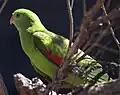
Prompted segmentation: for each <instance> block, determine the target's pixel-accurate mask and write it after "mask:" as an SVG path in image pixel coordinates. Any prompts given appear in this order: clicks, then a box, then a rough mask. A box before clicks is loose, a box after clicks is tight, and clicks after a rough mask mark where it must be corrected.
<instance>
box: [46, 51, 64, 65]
mask: <svg viewBox="0 0 120 95" xmlns="http://www.w3.org/2000/svg"><path fill="white" fill-rule="evenodd" d="M44 55H45V56H46V57H47V58H49V59H51V60H52V61H53V62H55V63H56V64H57V65H60V64H62V57H61V56H56V55H53V54H52V52H50V51H46V52H44Z"/></svg>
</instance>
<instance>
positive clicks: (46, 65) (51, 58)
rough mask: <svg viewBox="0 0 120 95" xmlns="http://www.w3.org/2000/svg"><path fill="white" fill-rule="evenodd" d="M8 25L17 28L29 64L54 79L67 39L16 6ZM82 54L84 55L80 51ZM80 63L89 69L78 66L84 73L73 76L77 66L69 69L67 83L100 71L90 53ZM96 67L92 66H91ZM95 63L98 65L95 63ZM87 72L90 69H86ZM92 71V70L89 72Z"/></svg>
mask: <svg viewBox="0 0 120 95" xmlns="http://www.w3.org/2000/svg"><path fill="white" fill-rule="evenodd" d="M10 24H14V25H15V27H16V28H17V30H18V31H19V37H20V42H21V46H22V49H23V51H24V52H25V54H26V55H27V56H28V57H29V59H30V61H31V64H32V65H33V67H34V68H35V70H36V71H37V72H39V73H40V75H42V76H44V77H45V76H48V77H49V78H50V79H53V78H54V75H55V74H56V71H57V70H58V68H59V66H60V64H61V63H62V59H63V58H64V56H65V55H66V53H67V49H68V45H69V40H68V39H67V38H65V37H63V36H60V35H58V34H55V33H53V32H50V31H48V30H47V29H46V28H45V27H44V26H43V24H42V23H41V21H40V19H39V17H38V16H37V15H36V14H35V13H34V12H32V11H30V10H28V9H23V8H21V9H17V10H15V11H14V12H13V13H12V16H11V19H10ZM79 51H80V52H81V54H84V52H82V51H81V50H79ZM86 58H87V59H83V60H81V61H80V62H79V65H80V66H82V67H84V66H83V64H84V65H86V64H89V67H91V68H92V69H89V68H88V67H87V66H88V65H86V68H87V69H83V68H82V69H81V72H82V73H83V72H86V73H85V74H84V75H83V74H82V76H81V77H79V76H76V75H75V74H74V73H73V72H77V71H79V70H77V69H78V68H79V67H77V68H76V67H75V68H76V69H75V68H72V70H71V71H70V72H69V74H68V78H67V79H66V84H70V85H79V84H84V83H86V80H87V79H93V78H94V76H95V75H97V74H98V73H99V72H101V71H102V67H101V65H100V64H99V65H98V63H95V62H96V61H95V60H94V59H92V58H91V57H90V56H88V55H87V56H86ZM90 62H91V63H92V64H93V63H95V64H94V66H96V67H99V68H97V69H93V65H91V64H90ZM96 64H97V65H96ZM89 71H90V72H89ZM91 72H92V73H91ZM107 79H108V76H107V75H106V74H104V75H103V76H102V77H101V80H102V81H106V80H107Z"/></svg>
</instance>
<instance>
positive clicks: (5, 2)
mask: <svg viewBox="0 0 120 95" xmlns="http://www.w3.org/2000/svg"><path fill="white" fill-rule="evenodd" d="M7 2H8V0H4V2H3V4H2V6H1V8H0V14H1V13H2V11H3V9H4V7H5V5H6V4H7Z"/></svg>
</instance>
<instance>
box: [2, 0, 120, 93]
mask: <svg viewBox="0 0 120 95" xmlns="http://www.w3.org/2000/svg"><path fill="white" fill-rule="evenodd" d="M95 1H96V0H87V3H88V5H89V6H91V5H92V4H93V3H94V2H95ZM116 1H117V0H116ZM118 1H119V0H118ZM114 2H115V0H114ZM1 3H2V1H1ZM18 8H28V9H30V10H33V11H34V12H36V13H37V15H39V17H40V19H41V21H42V23H43V24H44V25H45V27H47V28H48V29H49V30H51V31H55V33H58V34H60V35H64V36H65V37H69V21H68V14H67V7H66V0H8V3H7V5H6V6H5V8H4V10H3V12H2V13H1V14H0V72H1V73H2V75H3V78H4V81H5V84H6V86H7V89H8V92H9V94H10V95H17V91H16V90H15V86H14V80H13V74H16V73H22V74H24V75H25V76H27V77H29V78H32V77H35V76H38V74H37V73H36V72H35V70H34V69H33V67H32V65H31V64H30V61H29V59H28V57H27V56H26V55H25V53H24V52H23V51H22V49H21V45H20V41H19V35H18V33H17V30H16V29H15V27H14V26H11V25H10V24H9V20H10V16H11V14H12V12H13V11H14V10H15V9H18ZM73 14H74V22H75V24H74V26H75V30H76V29H77V28H78V27H79V25H80V23H81V18H82V0H75V7H74V10H73Z"/></svg>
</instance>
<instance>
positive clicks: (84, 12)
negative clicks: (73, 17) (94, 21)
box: [82, 0, 87, 16]
mask: <svg viewBox="0 0 120 95" xmlns="http://www.w3.org/2000/svg"><path fill="white" fill-rule="evenodd" d="M82 2H83V16H85V14H86V12H87V6H86V0H82Z"/></svg>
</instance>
